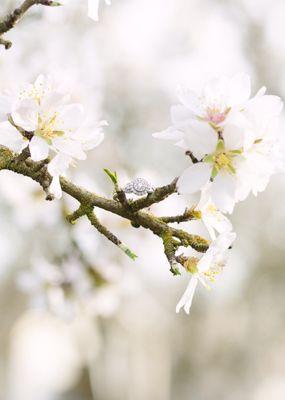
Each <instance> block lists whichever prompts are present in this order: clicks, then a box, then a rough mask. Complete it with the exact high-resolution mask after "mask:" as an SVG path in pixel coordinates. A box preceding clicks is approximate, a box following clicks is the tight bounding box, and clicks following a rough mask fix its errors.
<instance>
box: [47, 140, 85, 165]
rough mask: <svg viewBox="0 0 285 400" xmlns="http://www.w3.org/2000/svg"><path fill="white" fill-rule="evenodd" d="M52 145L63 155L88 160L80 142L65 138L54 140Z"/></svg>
mask: <svg viewBox="0 0 285 400" xmlns="http://www.w3.org/2000/svg"><path fill="white" fill-rule="evenodd" d="M52 144H53V146H54V147H55V149H56V150H58V151H59V152H61V153H64V154H67V155H69V156H71V157H75V158H77V159H78V160H85V159H86V154H85V153H84V151H83V150H82V146H81V143H80V142H79V141H75V140H71V139H68V138H64V137H56V138H54V139H53V141H52Z"/></svg>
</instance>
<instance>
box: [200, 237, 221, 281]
mask: <svg viewBox="0 0 285 400" xmlns="http://www.w3.org/2000/svg"><path fill="white" fill-rule="evenodd" d="M215 253H216V249H213V247H212V246H211V245H210V247H209V248H208V250H207V251H206V253H205V254H203V256H202V257H201V258H200V260H199V262H198V264H197V268H198V271H199V272H206V271H208V270H209V269H210V268H211V265H212V263H213V259H214V255H215ZM205 286H207V285H205Z"/></svg>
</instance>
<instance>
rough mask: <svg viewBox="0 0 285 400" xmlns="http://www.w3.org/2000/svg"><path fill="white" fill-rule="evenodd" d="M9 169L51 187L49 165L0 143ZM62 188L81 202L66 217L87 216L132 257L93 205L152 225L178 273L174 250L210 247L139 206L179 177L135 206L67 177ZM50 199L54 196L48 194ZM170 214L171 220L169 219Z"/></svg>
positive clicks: (0, 159) (0, 156)
mask: <svg viewBox="0 0 285 400" xmlns="http://www.w3.org/2000/svg"><path fill="white" fill-rule="evenodd" d="M2 169H3V170H4V169H6V170H10V171H13V172H16V173H18V174H21V175H24V176H27V177H30V178H31V179H33V180H34V181H36V182H38V183H39V184H40V185H41V186H42V188H43V189H44V190H45V192H46V193H47V194H48V188H49V185H50V182H51V176H50V175H49V174H48V172H47V166H46V164H45V163H42V162H35V161H32V160H31V159H30V158H28V159H22V158H21V157H19V155H17V154H16V155H15V154H13V153H12V152H11V151H10V150H9V149H7V148H5V147H2V146H0V170H2ZM60 182H61V187H62V190H63V191H64V192H65V193H67V194H68V195H70V196H71V197H73V198H74V199H76V200H77V201H78V202H79V204H80V206H79V209H78V210H76V211H75V212H74V213H73V214H71V215H70V216H68V217H67V220H68V221H69V222H71V223H74V222H75V221H76V219H77V218H80V217H82V216H87V218H88V219H89V220H90V222H91V224H92V225H93V226H94V227H95V228H96V229H97V230H98V231H99V232H100V233H102V234H103V235H105V236H106V237H107V238H108V239H109V240H111V241H112V242H113V243H114V244H116V245H117V246H118V247H119V248H120V249H121V250H123V251H124V252H125V253H126V254H127V255H129V256H130V257H131V258H133V257H132V256H134V257H135V255H134V254H133V253H132V252H131V251H130V250H129V249H128V247H127V246H125V245H124V244H123V243H122V242H121V241H120V240H119V239H118V238H117V237H116V236H115V235H113V234H112V233H111V232H110V231H108V229H107V228H105V227H104V226H103V225H102V224H101V223H100V222H99V221H98V219H97V217H96V216H95V214H94V213H93V209H94V207H98V208H101V209H103V210H106V211H109V212H111V213H113V214H116V215H119V216H121V217H122V218H125V219H127V220H129V221H130V222H131V224H132V225H134V226H136V227H143V228H145V229H149V230H150V231H152V233H153V234H155V235H157V236H159V237H160V238H161V239H162V242H163V245H164V252H165V254H166V256H167V259H168V261H169V263H170V266H171V271H172V272H173V273H177V268H174V267H173V263H174V262H176V261H175V260H176V259H175V252H176V251H177V250H178V249H179V247H188V246H191V247H192V248H193V249H195V250H197V251H199V252H205V251H206V250H207V248H208V242H207V240H205V239H204V238H202V237H200V236H198V235H192V234H189V233H188V232H186V231H184V230H181V229H176V228H173V227H171V226H169V225H168V223H167V222H173V221H172V220H171V217H164V218H159V217H157V216H155V215H153V214H152V213H151V212H149V211H144V210H142V209H140V208H141V207H143V208H144V207H145V206H146V205H147V206H150V205H151V204H154V203H157V202H160V201H162V200H163V199H164V198H166V197H167V196H169V195H171V194H173V193H175V191H176V179H175V180H174V181H173V182H172V183H171V184H169V185H166V186H163V187H161V188H157V189H155V191H154V192H153V193H152V194H150V195H148V196H146V197H145V198H142V199H139V200H137V201H136V202H133V203H130V204H131V205H132V206H133V205H134V204H135V207H134V208H131V209H130V207H129V205H130V204H128V207H127V206H126V205H124V204H122V203H120V202H119V201H116V200H114V199H108V198H106V197H103V196H99V195H97V194H95V193H92V192H89V191H88V190H86V189H84V188H82V187H80V186H77V185H75V184H74V183H72V182H70V181H68V180H67V179H66V178H63V177H61V179H60ZM47 199H48V200H51V198H49V197H47ZM167 218H168V221H167Z"/></svg>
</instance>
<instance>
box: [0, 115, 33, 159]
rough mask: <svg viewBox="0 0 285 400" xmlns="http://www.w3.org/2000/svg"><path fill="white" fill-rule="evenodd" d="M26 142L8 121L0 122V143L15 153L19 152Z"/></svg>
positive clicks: (25, 145)
mask: <svg viewBox="0 0 285 400" xmlns="http://www.w3.org/2000/svg"><path fill="white" fill-rule="evenodd" d="M28 143H29V142H28V141H27V140H25V139H24V138H23V136H22V135H21V134H20V132H19V131H17V129H16V128H15V127H14V126H12V125H11V124H10V123H9V122H8V121H5V122H1V123H0V145H2V146H5V147H8V149H10V150H12V151H14V152H15V153H20V152H21V151H22V150H23V149H24V148H25V147H27V145H28Z"/></svg>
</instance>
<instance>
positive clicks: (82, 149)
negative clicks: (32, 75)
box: [0, 75, 106, 198]
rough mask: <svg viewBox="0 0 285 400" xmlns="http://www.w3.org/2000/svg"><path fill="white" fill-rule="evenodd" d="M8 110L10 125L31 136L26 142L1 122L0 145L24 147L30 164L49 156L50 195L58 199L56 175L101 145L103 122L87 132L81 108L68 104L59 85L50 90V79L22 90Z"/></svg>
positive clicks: (11, 128) (13, 149) (12, 147)
mask: <svg viewBox="0 0 285 400" xmlns="http://www.w3.org/2000/svg"><path fill="white" fill-rule="evenodd" d="M11 108H12V109H11V118H12V122H13V124H15V125H16V126H17V127H20V128H22V129H24V130H25V131H27V132H31V133H33V135H32V138H31V140H28V139H27V138H26V137H24V136H23V135H22V133H20V131H19V129H17V128H16V127H15V126H14V125H13V124H11V123H9V122H7V121H4V122H2V123H0V144H1V145H4V146H6V147H8V148H10V149H11V150H12V151H14V152H20V151H21V150H23V149H24V148H25V147H27V146H28V147H29V150H30V153H31V158H32V160H34V161H40V160H44V159H46V158H47V157H48V156H50V155H52V160H51V161H50V163H49V165H48V171H49V173H50V174H51V176H52V177H53V181H52V183H51V187H50V192H51V193H52V194H54V195H55V197H56V198H60V197H61V195H62V192H61V187H60V184H59V176H60V175H61V174H63V173H64V172H65V171H66V169H67V168H68V167H69V165H70V164H71V163H72V160H73V159H77V160H84V159H86V151H88V150H91V149H93V148H94V147H96V146H98V145H99V144H100V143H101V141H102V140H103V138H104V134H103V132H102V127H103V126H104V125H106V122H105V121H101V122H99V123H96V124H95V126H93V127H90V129H89V130H88V129H87V127H85V126H84V119H83V118H84V110H83V106H82V105H81V104H76V103H70V101H69V94H66V93H65V92H64V91H63V89H62V87H61V86H60V85H59V86H58V87H56V88H54V87H53V85H52V81H51V79H50V78H45V77H44V76H42V75H40V76H39V77H38V78H37V80H36V81H35V83H34V84H29V85H27V86H26V87H24V89H23V90H22V91H21V92H20V94H19V96H18V98H17V100H16V101H14V102H13V104H12V107H11ZM10 122H11V121H10ZM50 153H51V154H50Z"/></svg>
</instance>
